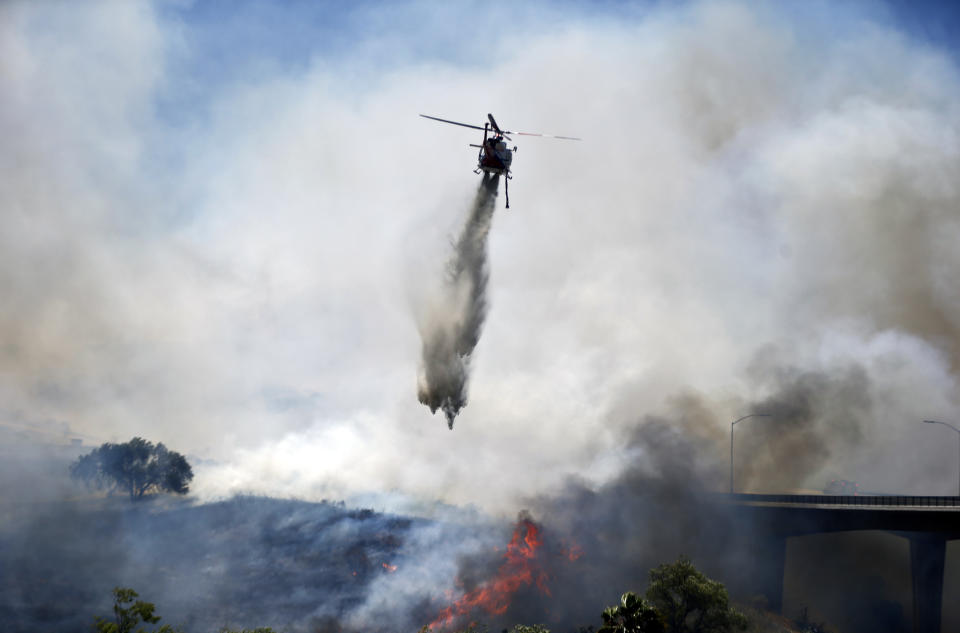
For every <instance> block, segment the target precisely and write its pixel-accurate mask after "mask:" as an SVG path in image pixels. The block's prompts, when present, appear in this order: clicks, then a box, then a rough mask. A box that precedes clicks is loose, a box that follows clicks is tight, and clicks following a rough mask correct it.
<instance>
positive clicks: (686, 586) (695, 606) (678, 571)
mask: <svg viewBox="0 0 960 633" xmlns="http://www.w3.org/2000/svg"><path fill="white" fill-rule="evenodd" d="M647 600H649V601H650V603H651V604H652V605H653V607H654V608H655V609H656V610H657V611H658V612H659V613H660V616H661V617H662V618H663V621H664V624H665V625H666V630H667V633H729V632H730V631H734V630H744V629H746V627H747V619H746V617H744V615H743V614H742V613H740V612H739V611H737V610H736V609H734V608H733V607H731V606H730V598H729V596H728V595H727V590H726V588H725V587H724V586H723V584H722V583H720V582H718V581H716V580H711V579H709V578H707V577H706V576H705V575H704V574H703V573H702V572H700V571H699V570H698V569H697V568H696V567H694V566H693V563H692V562H690V559H689V558H687V557H686V556H681V557H680V559H679V560H677V562H675V563H672V564H668V565H660V566H659V567H656V568H654V569H651V570H650V587H649V588H648V589H647Z"/></svg>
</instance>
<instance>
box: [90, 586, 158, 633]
mask: <svg viewBox="0 0 960 633" xmlns="http://www.w3.org/2000/svg"><path fill="white" fill-rule="evenodd" d="M138 597H140V596H139V594H138V593H137V592H136V591H134V590H133V589H126V588H123V587H115V588H114V590H113V616H114V619H113V621H111V620H108V619H107V618H101V617H97V618H95V622H94V625H93V629H94V631H96V632H97V633H147V630H146V629H145V628H143V627H139V628H137V625H138V624H140V622H144V623H146V624H156V623H157V622H159V621H160V616H159V615H154V614H153V612H154V610H155V609H156V607H155V606H154V605H153V603H152V602H144V601H142V600H137V598H138ZM174 631H175V629H174V628H173V627H171V626H170V625H169V624H164V625H163V626H161V627H160V628H159V629H156V630H155V631H154V633H174Z"/></svg>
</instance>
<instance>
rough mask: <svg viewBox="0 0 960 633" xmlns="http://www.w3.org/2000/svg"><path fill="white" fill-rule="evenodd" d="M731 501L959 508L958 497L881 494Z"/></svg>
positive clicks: (740, 495) (757, 496) (755, 497)
mask: <svg viewBox="0 0 960 633" xmlns="http://www.w3.org/2000/svg"><path fill="white" fill-rule="evenodd" d="M726 496H727V497H728V498H730V499H731V500H732V501H742V502H750V503H783V504H797V505H821V506H823V505H835V506H872V507H922V508H951V507H952V508H957V509H960V497H911V496H881V495H778V494H749V493H735V494H732V495H726Z"/></svg>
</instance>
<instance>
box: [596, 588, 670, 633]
mask: <svg viewBox="0 0 960 633" xmlns="http://www.w3.org/2000/svg"><path fill="white" fill-rule="evenodd" d="M601 617H602V618H603V626H601V627H600V629H599V630H598V631H597V633H662V631H663V621H662V620H661V619H660V614H658V613H657V611H656V609H654V608H653V606H651V605H650V604H649V603H648V602H647V601H646V600H644V599H643V598H640V597H638V596H637V594H635V593H633V592H632V591H628V592H627V593H625V594H623V595H622V596H620V604H618V605H616V606H613V607H608V608H606V609H604V611H603V614H602V615H601Z"/></svg>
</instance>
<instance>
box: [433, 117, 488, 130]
mask: <svg viewBox="0 0 960 633" xmlns="http://www.w3.org/2000/svg"><path fill="white" fill-rule="evenodd" d="M420 116H422V117H423V118H425V119H433V120H434V121H440V122H442V123H449V124H451V125H460V126H462V127H469V128H473V129H474V130H482V129H484V128H482V127H480V126H479V125H470V124H469V123H460V122H458V121H449V120H447V119H441V118H439V117H435V116H429V115H427V114H421V115H420Z"/></svg>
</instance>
